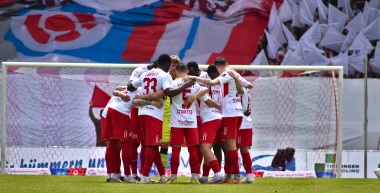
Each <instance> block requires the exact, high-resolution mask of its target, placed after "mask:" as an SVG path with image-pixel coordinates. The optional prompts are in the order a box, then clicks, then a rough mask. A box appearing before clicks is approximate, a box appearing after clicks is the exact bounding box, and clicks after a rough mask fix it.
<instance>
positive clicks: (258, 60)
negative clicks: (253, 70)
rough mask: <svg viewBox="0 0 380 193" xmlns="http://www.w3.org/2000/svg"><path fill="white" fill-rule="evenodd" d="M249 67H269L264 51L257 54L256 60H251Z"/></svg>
mask: <svg viewBox="0 0 380 193" xmlns="http://www.w3.org/2000/svg"><path fill="white" fill-rule="evenodd" d="M251 65H269V62H268V59H267V56H266V55H265V52H264V49H262V50H261V51H260V53H259V54H257V56H256V58H255V59H254V60H253V62H252V63H251Z"/></svg>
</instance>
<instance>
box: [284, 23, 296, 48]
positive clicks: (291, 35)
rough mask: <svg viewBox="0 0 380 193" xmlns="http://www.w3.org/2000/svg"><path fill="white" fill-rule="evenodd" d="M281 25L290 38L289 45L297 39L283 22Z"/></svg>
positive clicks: (288, 38)
mask: <svg viewBox="0 0 380 193" xmlns="http://www.w3.org/2000/svg"><path fill="white" fill-rule="evenodd" d="M281 26H282V30H283V31H284V34H285V37H286V39H287V40H288V45H289V41H295V40H296V38H295V37H294V35H293V34H292V32H290V31H289V29H288V28H287V27H286V26H285V25H284V24H283V23H281Z"/></svg>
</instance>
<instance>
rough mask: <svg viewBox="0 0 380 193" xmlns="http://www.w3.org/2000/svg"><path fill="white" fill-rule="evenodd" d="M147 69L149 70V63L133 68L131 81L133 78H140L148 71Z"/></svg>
mask: <svg viewBox="0 0 380 193" xmlns="http://www.w3.org/2000/svg"><path fill="white" fill-rule="evenodd" d="M147 71H148V65H144V66H140V67H137V68H136V69H134V70H133V72H132V74H131V77H130V78H129V81H131V80H132V81H134V80H136V79H139V78H140V76H141V75H142V74H143V73H144V72H147Z"/></svg>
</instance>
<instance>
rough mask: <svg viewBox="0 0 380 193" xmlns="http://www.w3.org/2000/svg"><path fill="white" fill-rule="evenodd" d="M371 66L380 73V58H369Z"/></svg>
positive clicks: (373, 70)
mask: <svg viewBox="0 0 380 193" xmlns="http://www.w3.org/2000/svg"><path fill="white" fill-rule="evenodd" d="M369 66H370V67H371V70H372V72H375V73H377V74H380V58H376V57H375V58H372V59H371V60H369Z"/></svg>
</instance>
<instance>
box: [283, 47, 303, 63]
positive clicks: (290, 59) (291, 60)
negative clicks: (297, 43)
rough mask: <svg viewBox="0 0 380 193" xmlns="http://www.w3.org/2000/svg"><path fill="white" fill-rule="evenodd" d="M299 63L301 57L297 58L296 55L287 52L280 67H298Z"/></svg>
mask: <svg viewBox="0 0 380 193" xmlns="http://www.w3.org/2000/svg"><path fill="white" fill-rule="evenodd" d="M301 61H302V57H301V56H298V55H297V54H296V53H294V52H292V51H290V50H288V51H287V52H286V54H285V56H284V59H283V60H282V62H281V65H300V64H301Z"/></svg>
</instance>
